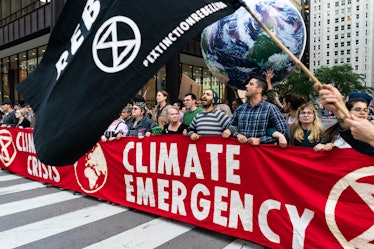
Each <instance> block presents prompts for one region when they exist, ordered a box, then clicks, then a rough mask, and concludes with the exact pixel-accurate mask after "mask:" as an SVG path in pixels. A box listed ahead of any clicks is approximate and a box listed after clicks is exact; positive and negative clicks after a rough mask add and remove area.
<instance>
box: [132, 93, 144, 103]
mask: <svg viewBox="0 0 374 249" xmlns="http://www.w3.org/2000/svg"><path fill="white" fill-rule="evenodd" d="M137 102H144V103H145V99H144V97H143V96H142V95H140V94H137V95H135V96H134V98H132V101H131V103H133V104H134V103H137Z"/></svg>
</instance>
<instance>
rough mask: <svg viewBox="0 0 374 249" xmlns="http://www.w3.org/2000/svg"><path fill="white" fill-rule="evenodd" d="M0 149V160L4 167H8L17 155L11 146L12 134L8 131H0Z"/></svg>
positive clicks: (14, 148)
mask: <svg viewBox="0 0 374 249" xmlns="http://www.w3.org/2000/svg"><path fill="white" fill-rule="evenodd" d="M0 148H1V153H0V160H1V161H2V162H3V164H4V165H5V167H9V165H11V164H12V162H13V160H14V158H15V157H16V155H17V150H16V147H15V146H14V144H13V139H12V134H10V132H9V131H8V130H5V129H4V130H3V129H2V130H0Z"/></svg>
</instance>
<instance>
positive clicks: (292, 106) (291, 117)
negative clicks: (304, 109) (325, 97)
mask: <svg viewBox="0 0 374 249" xmlns="http://www.w3.org/2000/svg"><path fill="white" fill-rule="evenodd" d="M305 103H306V100H305V98H304V97H302V96H299V95H296V94H293V93H288V94H286V96H285V97H284V98H283V111H284V112H286V113H287V114H286V115H285V118H286V123H287V125H288V127H290V126H291V125H292V124H293V123H295V120H296V119H297V118H298V117H297V115H296V111H297V109H298V108H299V107H300V106H301V105H303V104H305Z"/></svg>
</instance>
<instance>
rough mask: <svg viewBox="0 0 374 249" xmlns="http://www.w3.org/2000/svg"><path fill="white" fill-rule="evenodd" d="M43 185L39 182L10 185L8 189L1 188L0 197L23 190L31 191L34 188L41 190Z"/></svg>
mask: <svg viewBox="0 0 374 249" xmlns="http://www.w3.org/2000/svg"><path fill="white" fill-rule="evenodd" d="M43 187H45V185H44V184H43V183H41V182H30V183H23V184H17V185H12V186H9V187H2V188H0V195H6V194H13V193H17V192H21V191H25V190H31V189H36V188H43Z"/></svg>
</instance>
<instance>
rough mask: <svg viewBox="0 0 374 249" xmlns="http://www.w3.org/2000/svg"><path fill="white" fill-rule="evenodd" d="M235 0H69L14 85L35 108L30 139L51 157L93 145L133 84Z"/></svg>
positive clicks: (75, 154)
mask: <svg viewBox="0 0 374 249" xmlns="http://www.w3.org/2000/svg"><path fill="white" fill-rule="evenodd" d="M238 7H239V3H238V1H237V0H221V1H211V0H184V1H177V0H159V1H157V0H156V1H155V0H153V1H150V0H88V1H76V0H68V1H67V3H66V4H65V6H64V9H63V11H62V13H61V16H60V18H59V20H58V22H57V24H56V26H55V27H54V30H53V32H52V34H51V37H50V40H49V43H48V48H47V50H46V52H45V54H44V56H43V59H42V61H41V63H40V65H39V66H38V68H37V69H36V70H35V71H34V72H33V73H32V74H30V76H29V77H28V78H27V79H26V80H24V81H23V82H22V83H21V84H20V85H19V87H18V90H19V92H20V93H21V95H22V96H23V97H24V98H25V99H26V100H27V102H28V103H30V105H31V106H32V107H33V109H34V110H35V111H36V117H37V121H36V125H35V130H34V144H35V149H36V153H37V155H38V158H39V159H40V160H41V161H42V162H43V163H46V164H50V165H56V166H58V165H67V164H72V163H74V162H75V161H76V160H78V159H79V158H80V157H81V156H83V155H84V154H85V153H86V152H87V151H88V150H90V149H91V148H92V147H93V146H94V145H95V144H96V143H97V141H98V140H99V138H100V136H101V135H102V133H103V132H104V131H105V129H106V128H107V127H108V125H109V124H110V122H111V121H112V120H113V119H114V118H115V117H116V116H117V115H118V113H119V111H120V110H121V108H122V107H123V106H124V105H125V104H126V103H127V102H129V100H130V99H131V98H132V97H133V96H134V95H135V94H136V92H137V91H139V90H140V88H141V87H142V86H143V85H144V84H145V83H146V82H147V81H148V80H149V79H150V78H151V77H152V76H153V75H154V74H155V73H156V72H157V70H158V69H159V68H160V67H161V66H162V65H163V64H165V63H166V62H167V61H168V60H169V58H171V57H172V56H173V55H175V54H176V53H178V52H179V49H180V47H181V46H182V45H183V44H184V43H185V42H186V41H188V40H189V39H191V38H192V37H193V36H194V35H196V34H198V32H200V31H201V30H202V29H203V28H204V27H206V26H207V25H209V24H211V23H212V22H214V21H216V20H217V19H220V18H222V17H224V16H226V15H229V14H231V13H232V12H234V11H235V9H237V8H238Z"/></svg>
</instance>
